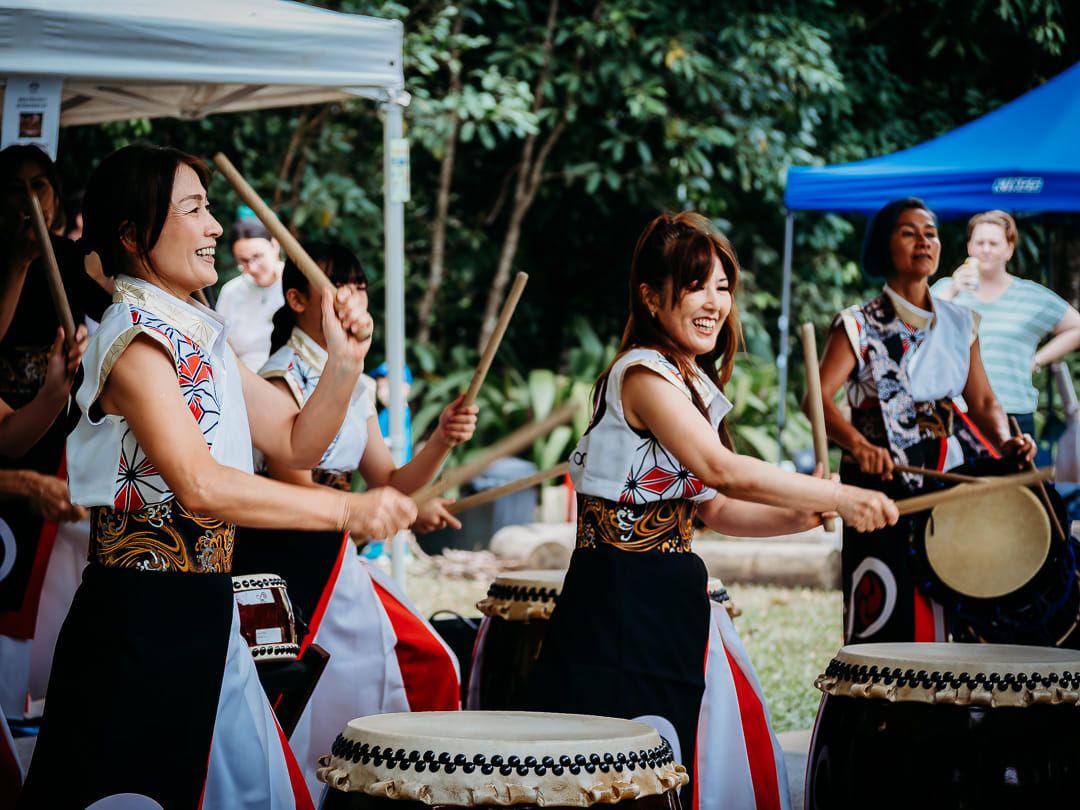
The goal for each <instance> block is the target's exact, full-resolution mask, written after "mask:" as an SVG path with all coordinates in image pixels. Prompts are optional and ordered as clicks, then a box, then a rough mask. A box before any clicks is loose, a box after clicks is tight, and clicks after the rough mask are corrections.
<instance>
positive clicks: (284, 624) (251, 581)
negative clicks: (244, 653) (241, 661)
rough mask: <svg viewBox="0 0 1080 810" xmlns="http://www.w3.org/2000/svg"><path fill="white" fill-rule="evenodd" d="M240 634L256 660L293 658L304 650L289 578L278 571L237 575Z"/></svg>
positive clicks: (288, 659) (290, 659) (235, 579)
mask: <svg viewBox="0 0 1080 810" xmlns="http://www.w3.org/2000/svg"><path fill="white" fill-rule="evenodd" d="M233 596H234V598H235V599H236V609H237V612H238V613H239V614H240V634H241V635H242V636H243V637H244V639H245V640H246V641H247V643H248V646H249V647H251V656H252V658H254V659H255V662H256V663H263V662H267V661H275V662H279V661H292V660H294V659H295V658H296V656H297V655H298V654H299V653H300V645H299V643H298V641H297V637H296V619H295V617H294V616H293V609H292V603H291V602H290V601H289V594H288V591H286V589H285V580H284V579H282V578H281V577H279V576H278V575H277V574H247V575H243V576H236V577H233Z"/></svg>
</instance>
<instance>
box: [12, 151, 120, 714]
mask: <svg viewBox="0 0 1080 810" xmlns="http://www.w3.org/2000/svg"><path fill="white" fill-rule="evenodd" d="M27 186H29V187H30V189H31V190H32V191H33V193H34V195H35V196H36V197H37V199H38V202H39V204H40V205H41V210H42V214H43V216H44V219H45V224H46V227H47V228H50V229H51V226H52V224H53V223H54V222H56V221H57V215H58V212H59V210H60V184H59V178H58V176H57V173H56V167H55V166H54V164H53V162H52V161H51V160H50V159H49V157H48V156H47V155H46V154H45V153H44V152H42V151H41V150H40V149H38V148H37V147H35V146H9V147H8V148H7V149H4V150H3V151H2V152H0V400H2V401H3V402H4V404H5V405H6V406H7V408H9V409H17V412H16V413H14V414H10V415H9V417H8V418H9V419H10V420H12V422H11V424H10V426H9V428H8V430H9V435H8V439H9V440H10V443H9V444H7V452H5V453H3V457H2V458H0V494H2V495H3V497H2V498H0V548H2V551H0V559H2V560H3V563H0V711H2V712H3V713H4V714H5V715H6V716H7V717H9V718H12V719H13V720H22V719H25V718H28V717H30V716H32V715H33V714H34V710H33V709H32V707H31V703H30V701H31V700H36V699H39V698H41V697H42V692H43V690H42V691H39V690H37V689H34V688H32V685H31V682H32V675H31V673H32V670H33V660H34V659H35V658H44V659H45V660H48V659H50V658H51V655H52V651H51V649H47V648H44V647H42V646H41V645H35V644H34V638H35V637H36V636H37V633H36V625H37V623H38V620H39V618H40V607H41V604H40V596H41V589H42V582H43V580H44V578H45V576H46V568H47V567H48V563H49V560H50V554H51V551H52V549H53V539H54V537H55V536H56V532H57V524H58V523H69V522H71V521H76V520H79V519H80V518H81V517H83V516H84V515H85V512H84V511H83V510H81V509H79V508H78V507H75V506H72V504H71V501H70V500H69V499H68V489H67V483H66V482H65V481H64V475H63V462H64V439H65V437H66V436H67V434H68V432H69V431H70V430H71V428H72V426H73V425H74V422H75V417H76V413H75V411H74V408H73V407H69V402H68V390H69V388H70V385H71V380H70V379H65V377H66V375H65V374H60V375H59V376H57V371H58V369H57V366H56V362H55V361H56V360H58V359H60V356H58V355H57V351H62V350H58V349H57V343H56V341H57V339H58V337H57V335H58V330H59V329H60V321H59V318H58V317H57V315H56V310H55V307H54V305H53V301H52V296H51V294H50V292H49V285H48V275H47V273H46V270H45V259H44V257H43V255H42V250H41V245H40V244H39V242H38V238H37V233H36V232H35V230H34V226H33V221H32V219H31V217H30V200H29V198H28V197H27V194H26V188H27ZM50 241H51V243H52V248H53V252H54V254H55V256H56V260H57V264H58V267H59V270H60V277H61V279H62V281H63V284H64V289H65V293H66V297H67V301H68V305H69V307H70V308H71V313H72V316H73V318H74V321H75V324H76V327H77V330H78V335H77V340H76V344H77V345H84V344H83V342H82V341H83V338H84V337H85V334H86V330H85V327H84V326H83V323H84V321H86V320H87V319H88V318H89V319H94V320H96V319H100V318H101V313H102V312H103V311H104V310H105V308H106V307H107V306H108V305H109V296H108V294H107V293H106V292H105V291H104V290H103V289H102V288H101V287H99V286H98V285H97V284H96V283H94V281H93V280H92V279H91V278H90V277H89V276H88V275H87V273H86V272H85V270H84V267H83V261H82V254H81V253H80V252H79V250H78V249H77V248H76V247H75V246H74V245H73V244H72V243H71V242H69V241H68V240H66V239H63V238H62V237H58V236H56V237H51V239H50ZM80 353H81V350H80ZM71 359H73V358H69V360H71ZM60 365H61V367H62V366H63V363H62V362H61V363H60ZM28 418H29V419H30V420H32V421H34V422H35V423H36V425H35V426H29V425H27V424H26V423H25V422H24V421H23V420H25V419H28ZM20 422H22V424H21V425H20V424H19V423H20ZM46 609H47V608H46Z"/></svg>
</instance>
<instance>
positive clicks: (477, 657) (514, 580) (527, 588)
mask: <svg viewBox="0 0 1080 810" xmlns="http://www.w3.org/2000/svg"><path fill="white" fill-rule="evenodd" d="M565 576H566V572H565V571H515V572H513V573H508V574H504V575H502V576H500V577H498V578H497V579H496V580H495V582H494V583H492V585H491V587H490V588H489V589H488V593H487V596H486V597H485V598H484V599H482V600H481V601H480V602H478V603H477V605H476V607H477V608H478V609H479V610H480V612H481V613H483V614H484V619H483V621H482V622H481V626H480V632H479V633H478V635H477V643H476V647H475V649H474V651H473V659H472V666H471V669H470V675H469V689H468V697H467V699H466V701H465V705H466V708H469V709H477V710H481V709H483V710H513V709H521V708H524V707H525V706H526V705H527V704H526V701H525V688H526V684H527V683H528V680H529V676H530V675H531V674H532V670H533V667H534V666H535V665H536V659H537V658H538V657H539V655H540V648H541V647H542V646H543V643H544V636H545V634H546V633H547V621H548V619H549V618H550V617H551V613H552V611H553V610H554V609H555V605H556V603H557V602H558V600H559V594H560V593H561V592H562V583H563V579H564V578H565ZM708 588H709V598H710V599H712V600H713V601H714V602H717V603H719V604H722V605H723V606H724V608H725V609H726V610H727V612H728V615H729V616H731V617H732V618H734V617H735V616H738V615H739V613H740V611H739V609H738V608H737V607H736V606H735V603H734V602H733V601H732V600H731V597H730V595H729V594H728V592H727V588H725V587H724V583H723V582H722V581H721V580H720V579H719V578H716V577H712V578H710V579H709V585H708Z"/></svg>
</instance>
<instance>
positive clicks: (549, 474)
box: [446, 461, 570, 515]
mask: <svg viewBox="0 0 1080 810" xmlns="http://www.w3.org/2000/svg"><path fill="white" fill-rule="evenodd" d="M569 469H570V464H569V462H566V461H564V462H563V463H562V464H556V465H555V466H554V467H548V469H546V470H540V472H535V473H533V474H532V475H527V476H525V477H524V478H519V479H518V480H516V481H511V482H510V483H508V484H502V485H501V486H497V487H492V488H491V489H485V490H484V491H483V492H477V493H476V494H475V495H469V496H467V497H464V498H462V499H461V500H458V501H454V503H451V504H447V506H446V511H447V512H449V513H450V514H451V515H456V514H458V513H459V512H464V511H466V510H467V509H472V508H473V507H475V506H483V505H484V504H485V503H490V502H491V501H495V500H498V499H499V498H501V497H502V496H503V495H512V494H513V493H515V492H521V490H523V489H529V487H534V486H536V485H537V484H539V483H541V482H543V481H547V480H548V479H549V478H557V477H559V476H560V475H564V474H565V473H566V472H567V471H568V470H569Z"/></svg>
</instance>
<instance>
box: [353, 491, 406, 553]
mask: <svg viewBox="0 0 1080 810" xmlns="http://www.w3.org/2000/svg"><path fill="white" fill-rule="evenodd" d="M344 503H345V506H344V514H343V515H342V519H341V526H342V528H344V529H347V530H348V532H349V534H351V535H352V536H353V537H355V538H356V539H358V540H385V539H386V538H388V537H393V536H394V535H395V534H397V533H398V532H400V531H402V530H404V529H407V528H409V526H411V525H412V524H413V522H414V521H415V520H416V503H415V502H414V501H413V499H412V498H410V497H409V496H407V495H402V494H401V493H400V492H398V491H397V490H396V489H394V488H393V487H378V488H376V489H372V490H369V491H367V492H363V493H359V494H357V493H349V494H348V495H346V496H345V502H344Z"/></svg>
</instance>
